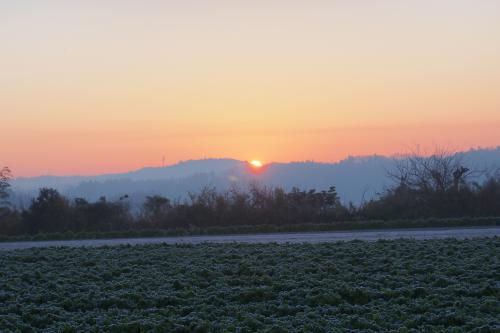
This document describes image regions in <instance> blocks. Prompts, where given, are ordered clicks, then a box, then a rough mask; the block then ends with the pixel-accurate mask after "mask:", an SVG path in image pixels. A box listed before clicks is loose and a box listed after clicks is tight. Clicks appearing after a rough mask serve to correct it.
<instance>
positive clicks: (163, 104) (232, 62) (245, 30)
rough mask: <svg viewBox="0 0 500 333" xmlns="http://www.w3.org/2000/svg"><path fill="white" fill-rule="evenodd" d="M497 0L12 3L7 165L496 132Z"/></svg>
mask: <svg viewBox="0 0 500 333" xmlns="http://www.w3.org/2000/svg"><path fill="white" fill-rule="evenodd" d="M499 32H500V1H495V0H490V1H487V0H485V1H472V0H454V1H452V0H438V1H435V0H433V1H429V0H421V1H392V0H385V1H377V2H376V3H375V2H365V1H340V0H339V1H319V0H311V1H293V0H289V1H283V0H269V1H221V0H214V1H194V0H184V1H154V0H149V1H127V0H125V1H106V2H105V3H104V2H102V1H55V0H54V1H53V0H38V1H34V0H31V1H14V0H12V1H3V2H1V3H0V121H1V123H0V124H1V128H2V134H3V139H2V140H0V166H1V165H8V166H10V167H11V168H12V170H13V172H14V174H15V175H16V176H33V175H41V174H58V175H69V174H97V173H109V172H121V171H128V170H131V169H137V168H140V167H144V166H159V165H160V164H161V162H162V157H163V156H165V161H166V163H168V164H172V163H175V162H177V161H179V160H186V159H196V158H209V157H230V158H236V159H242V160H252V159H258V160H261V161H263V162H271V161H278V162H287V161H301V160H315V161H325V162H330V161H338V160H340V159H342V158H345V157H346V156H348V155H369V154H375V153H376V154H383V155H391V154H395V153H399V152H405V151H408V150H411V149H414V148H415V147H416V146H417V145H419V146H421V147H424V148H427V149H432V148H433V147H435V146H444V147H447V148H450V149H455V150H465V149H469V148H471V147H479V146H481V147H494V146H498V145H500V131H499V128H500V66H499V65H498V59H500V33H499Z"/></svg>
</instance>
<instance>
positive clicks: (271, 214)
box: [0, 153, 500, 235]
mask: <svg viewBox="0 0 500 333" xmlns="http://www.w3.org/2000/svg"><path fill="white" fill-rule="evenodd" d="M389 176H390V177H391V178H392V179H393V180H394V185H393V186H391V187H389V188H388V189H387V190H386V191H384V192H383V193H381V194H380V195H379V196H378V197H376V198H374V199H372V200H370V201H368V202H365V203H363V204H362V205H360V206H359V207H355V206H353V205H352V204H348V205H344V204H342V202H341V200H340V198H339V196H338V194H337V192H336V190H335V187H333V186H332V187H330V188H329V189H328V190H326V191H316V190H302V189H299V188H293V189H291V190H290V191H285V190H284V189H282V188H280V187H265V186H259V185H257V184H253V185H251V186H250V187H249V188H248V189H246V190H242V189H240V188H237V187H234V188H232V189H230V190H228V191H224V192H219V191H217V190H216V189H215V188H213V187H206V188H204V189H202V190H201V191H199V192H197V193H189V195H188V199H187V200H184V201H179V200H178V201H171V200H170V199H168V198H165V197H162V196H158V195H155V196H149V197H147V198H146V200H145V202H144V204H143V206H142V209H141V211H140V213H139V214H132V213H131V210H130V207H129V205H128V204H127V200H126V199H127V196H126V195H125V196H123V197H121V198H120V199H119V200H117V201H108V200H106V198H104V197H102V198H101V199H100V200H98V201H96V202H88V201H87V200H85V199H82V198H77V199H72V200H71V199H68V198H66V197H64V196H63V195H61V194H60V193H59V192H58V191H56V190H54V189H48V188H42V189H40V191H39V194H38V196H37V197H36V198H35V199H33V200H32V202H31V204H30V206H29V207H28V208H27V209H24V210H16V209H13V208H12V207H11V206H10V205H9V204H8V200H7V199H8V195H9V180H10V179H11V177H12V175H11V173H10V170H9V169H8V168H4V169H2V170H1V171H0V234H3V235H19V234H38V233H51V232H81V231H85V232H100V231H122V230H130V229H148V228H162V229H170V228H204V227H213V226H238V225H264V224H267V225H291V224H304V223H328V222H335V221H357V220H371V219H376V220H388V219H417V218H426V217H440V218H449V217H485V216H495V217H498V216H500V174H499V172H496V173H492V174H485V173H484V172H478V171H477V170H472V169H471V168H469V167H467V166H466V165H465V163H463V161H462V160H460V158H459V157H458V156H457V155H456V154H449V153H436V154H434V155H433V156H431V157H421V156H418V155H411V156H406V157H404V158H399V159H397V160H396V164H395V168H394V170H392V171H391V172H390V173H389ZM479 176H480V177H479Z"/></svg>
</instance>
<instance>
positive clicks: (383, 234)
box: [0, 227, 500, 250]
mask: <svg viewBox="0 0 500 333" xmlns="http://www.w3.org/2000/svg"><path fill="white" fill-rule="evenodd" d="M493 236H500V227H477V228H433V229H429V228H427V229H398V230H396V229H390V230H366V231H338V232H304V233H272V234H250V235H221V236H185V237H157V238H119V239H89V240H64V241H35V242H4V243H2V242H0V250H16V249H26V248H33V247H51V246H71V247H82V246H91V247H96V246H105V245H108V246H113V245H124V244H130V245H140V244H155V243H166V244H185V243H189V244H199V243H203V242H212V243H233V242H240V243H323V242H338V241H350V240H364V241H376V240H379V239H399V238H407V239H436V238H437V239H443V238H457V239H464V238H477V237H493Z"/></svg>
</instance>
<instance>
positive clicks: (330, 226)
mask: <svg viewBox="0 0 500 333" xmlns="http://www.w3.org/2000/svg"><path fill="white" fill-rule="evenodd" d="M499 225H500V217H480V218H479V217H476V218H447V219H443V218H426V219H411V220H410V219H408V220H378V221H345V222H331V223H304V224H292V225H237V226H221V227H208V228H197V227H191V228H176V229H132V230H122V231H107V232H58V233H45V234H35V235H18V236H5V235H4V236H2V235H0V242H1V241H3V242H12V241H41V240H72V239H109V238H141V237H172V236H195V235H227V234H254V233H277V232H315V231H348V230H370V229H393V228H395V229H397V228H401V229H404V228H406V229H407V228H441V227H479V226H483V227H486V226H489V227H492V226H499Z"/></svg>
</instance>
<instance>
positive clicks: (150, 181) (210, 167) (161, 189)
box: [12, 147, 500, 204]
mask: <svg viewBox="0 0 500 333" xmlns="http://www.w3.org/2000/svg"><path fill="white" fill-rule="evenodd" d="M457 154H458V155H459V156H460V157H461V158H462V159H463V161H464V164H465V165H467V166H469V167H473V168H478V169H487V168H489V169H491V168H499V167H500V147H497V148H493V149H475V150H469V151H466V152H459V153H457ZM393 167H394V159H393V158H390V157H384V156H378V155H373V156H362V157H348V158H346V159H344V160H342V161H340V162H337V163H318V162H290V163H270V164H268V165H266V166H265V168H266V169H265V171H264V172H261V173H252V172H250V171H249V168H248V164H247V162H245V161H239V160H235V159H203V160H189V161H184V162H179V163H177V164H175V165H171V166H166V167H149V168H143V169H139V170H135V171H131V172H127V173H118V174H106V175H97V176H64V177H58V176H42V177H33V178H17V179H15V180H14V181H13V184H12V185H13V190H14V191H15V193H16V195H17V196H18V197H19V198H24V199H26V198H28V197H30V196H33V195H35V194H36V191H37V190H38V189H39V188H41V187H52V188H56V189H58V190H59V191H61V192H62V193H64V194H66V195H68V196H70V197H84V198H87V199H89V200H96V199H98V198H100V197H101V196H106V197H108V198H109V199H116V198H118V197H120V196H122V195H124V194H128V195H129V196H130V198H131V200H132V201H134V202H140V201H141V200H143V199H144V197H145V196H147V195H153V194H159V195H163V196H167V197H169V198H171V199H176V198H178V199H182V198H185V197H186V195H187V193H188V192H196V191H199V190H200V189H201V188H202V187H204V186H214V187H216V188H218V189H220V190H225V189H228V188H230V187H231V186H239V187H244V186H247V185H248V184H249V183H251V182H258V183H261V184H263V185H269V186H281V187H284V188H285V189H290V188H292V187H294V186H296V187H299V188H302V189H312V188H314V189H317V190H324V189H327V188H328V187H329V186H335V187H336V188H337V191H338V193H339V195H340V197H341V199H342V200H343V201H344V202H349V201H352V202H353V203H355V204H359V203H360V202H362V201H363V200H368V199H370V198H372V197H373V196H375V195H376V194H377V192H380V191H382V190H383V189H384V187H387V186H388V185H390V179H389V178H388V177H387V172H388V171H389V170H391V169H392V168H393ZM24 201H26V200H24Z"/></svg>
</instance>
